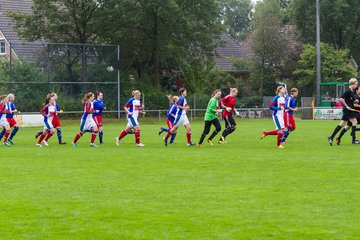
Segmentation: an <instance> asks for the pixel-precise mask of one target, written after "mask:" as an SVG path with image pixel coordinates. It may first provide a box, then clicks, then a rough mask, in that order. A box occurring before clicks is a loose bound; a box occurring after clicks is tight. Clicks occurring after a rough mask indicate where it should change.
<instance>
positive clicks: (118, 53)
mask: <svg viewBox="0 0 360 240" xmlns="http://www.w3.org/2000/svg"><path fill="white" fill-rule="evenodd" d="M117 61H118V63H119V62H120V46H119V45H118V46H117ZM117 98H118V99H117V105H118V107H117V108H118V109H117V111H118V118H120V65H118V66H117Z"/></svg>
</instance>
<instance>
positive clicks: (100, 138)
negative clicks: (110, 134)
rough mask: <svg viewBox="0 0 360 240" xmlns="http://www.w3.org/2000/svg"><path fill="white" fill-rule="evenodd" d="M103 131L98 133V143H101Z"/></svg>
mask: <svg viewBox="0 0 360 240" xmlns="http://www.w3.org/2000/svg"><path fill="white" fill-rule="evenodd" d="M103 134H104V133H103V131H100V132H99V140H100V143H102V142H103Z"/></svg>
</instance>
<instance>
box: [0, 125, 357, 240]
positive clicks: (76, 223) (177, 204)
mask: <svg viewBox="0 0 360 240" xmlns="http://www.w3.org/2000/svg"><path fill="white" fill-rule="evenodd" d="M140 121H141V120H140ZM237 123H238V129H237V130H236V132H235V133H234V134H233V135H231V136H229V137H228V144H226V145H218V144H216V145H214V146H213V147H211V146H208V145H207V143H204V144H203V147H201V148H198V147H186V137H185V129H184V128H180V129H179V133H178V136H177V139H176V142H177V144H176V145H170V146H168V147H167V148H166V147H164V145H163V142H162V138H161V137H159V136H158V129H159V127H160V126H161V125H162V124H160V123H146V124H143V126H142V132H141V137H142V142H143V143H144V144H146V147H144V148H142V149H141V148H136V147H135V144H134V136H133V135H130V136H127V137H126V138H125V139H124V140H123V141H122V142H121V145H120V147H116V146H115V141H114V138H115V137H116V136H118V134H119V132H120V130H121V129H122V128H124V126H125V121H124V120H121V121H119V122H118V121H115V120H113V121H112V122H111V123H109V122H106V121H105V130H104V139H105V142H106V144H105V145H102V146H100V147H99V148H96V149H95V148H90V147H89V146H88V144H89V139H90V134H86V135H85V136H83V137H82V138H81V139H80V141H79V145H78V147H77V148H72V147H71V145H70V142H71V141H72V139H73V137H74V136H75V134H76V132H77V130H78V122H77V121H76V124H75V123H74V122H66V121H63V134H64V140H65V141H66V142H67V143H68V144H67V145H64V146H62V145H58V144H57V138H56V135H55V136H54V137H53V138H52V139H51V140H50V141H49V143H50V147H48V148H45V147H43V148H42V149H39V148H36V147H35V139H34V133H35V132H36V130H38V129H39V128H22V129H20V131H19V133H18V135H17V136H16V138H15V142H16V145H15V146H13V147H11V148H6V147H4V146H0V149H1V154H2V156H1V158H0V159H1V160H0V239H11V240H12V239H52V240H53V239H324V240H325V239H326V240H328V239H358V237H359V234H360V224H359V216H360V202H359V192H360V170H359V169H360V159H359V157H358V156H357V152H358V151H359V146H354V145H352V144H351V143H350V142H351V139H350V136H349V133H347V135H346V136H344V138H343V143H342V145H341V146H333V147H330V146H329V144H328V143H327V139H326V137H327V136H328V135H329V134H330V133H331V132H332V130H333V129H334V127H335V126H336V124H337V123H338V122H337V121H297V130H296V131H295V132H294V133H292V134H291V135H290V137H289V139H288V143H287V145H286V149H276V148H275V141H276V140H275V137H274V136H268V137H266V138H265V139H264V140H262V141H259V136H260V134H261V131H262V129H268V130H270V129H273V123H272V120H270V119H269V120H241V119H237ZM222 125H223V123H222ZM192 129H193V131H192V133H193V134H192V137H193V141H194V142H197V141H198V139H199V137H200V134H201V132H202V129H203V123H202V122H201V121H196V122H193V123H192ZM359 134H360V133H359Z"/></svg>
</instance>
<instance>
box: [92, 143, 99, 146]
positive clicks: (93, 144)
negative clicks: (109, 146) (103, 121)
mask: <svg viewBox="0 0 360 240" xmlns="http://www.w3.org/2000/svg"><path fill="white" fill-rule="evenodd" d="M90 147H98V145H96V144H95V143H90Z"/></svg>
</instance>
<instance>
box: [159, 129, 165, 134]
mask: <svg viewBox="0 0 360 240" xmlns="http://www.w3.org/2000/svg"><path fill="white" fill-rule="evenodd" d="M163 132H164V131H163V130H162V128H160V130H159V136H160V135H161V134H162V133H163Z"/></svg>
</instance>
